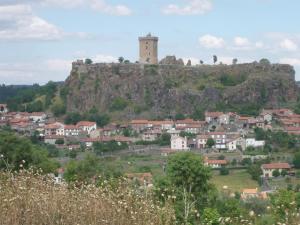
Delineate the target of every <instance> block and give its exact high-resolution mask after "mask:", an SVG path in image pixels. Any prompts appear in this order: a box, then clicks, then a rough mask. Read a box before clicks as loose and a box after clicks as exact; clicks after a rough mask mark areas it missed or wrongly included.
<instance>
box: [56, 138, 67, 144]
mask: <svg viewBox="0 0 300 225" xmlns="http://www.w3.org/2000/svg"><path fill="white" fill-rule="evenodd" d="M64 143H65V141H64V139H62V138H60V139H57V140H56V141H55V144H57V145H63V144H64Z"/></svg>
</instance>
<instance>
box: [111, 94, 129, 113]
mask: <svg viewBox="0 0 300 225" xmlns="http://www.w3.org/2000/svg"><path fill="white" fill-rule="evenodd" d="M127 105H128V102H127V101H126V100H125V99H123V98H121V97H116V98H115V99H114V100H113V101H112V103H111V105H110V107H109V110H110V111H121V110H123V109H125V108H126V107H127Z"/></svg>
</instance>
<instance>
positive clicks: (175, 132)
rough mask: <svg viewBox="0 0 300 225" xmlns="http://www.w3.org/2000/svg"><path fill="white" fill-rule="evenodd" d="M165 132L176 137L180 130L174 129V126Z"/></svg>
mask: <svg viewBox="0 0 300 225" xmlns="http://www.w3.org/2000/svg"><path fill="white" fill-rule="evenodd" d="M167 133H168V134H170V135H171V137H178V136H179V134H180V131H179V130H176V129H175V128H172V129H170V130H168V131H167Z"/></svg>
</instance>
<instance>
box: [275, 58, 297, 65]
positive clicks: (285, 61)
mask: <svg viewBox="0 0 300 225" xmlns="http://www.w3.org/2000/svg"><path fill="white" fill-rule="evenodd" d="M279 62H280V63H283V64H290V65H293V66H300V58H281V59H280V60H279Z"/></svg>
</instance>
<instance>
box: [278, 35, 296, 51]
mask: <svg viewBox="0 0 300 225" xmlns="http://www.w3.org/2000/svg"><path fill="white" fill-rule="evenodd" d="M279 45H280V47H281V48H282V49H284V50H287V51H296V50H297V49H298V46H297V44H296V43H295V42H293V41H292V40H290V39H288V38H286V39H284V40H282V41H281V42H280V44H279Z"/></svg>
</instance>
